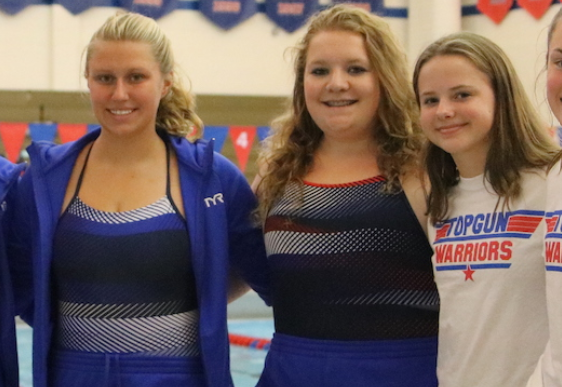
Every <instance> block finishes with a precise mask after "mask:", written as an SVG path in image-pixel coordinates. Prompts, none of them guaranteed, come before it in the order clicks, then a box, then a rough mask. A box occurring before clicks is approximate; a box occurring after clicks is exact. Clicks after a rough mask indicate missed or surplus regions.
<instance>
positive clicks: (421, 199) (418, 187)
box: [401, 173, 429, 235]
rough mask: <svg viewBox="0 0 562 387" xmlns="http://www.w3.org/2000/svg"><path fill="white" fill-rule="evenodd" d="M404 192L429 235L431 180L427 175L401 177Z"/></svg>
mask: <svg viewBox="0 0 562 387" xmlns="http://www.w3.org/2000/svg"><path fill="white" fill-rule="evenodd" d="M401 183H402V188H403V189H404V193H405V194H406V197H407V198H408V201H409V202H410V205H411V206H412V209H413V210H414V213H415V214H416V217H417V218H418V221H419V222H420V225H421V226H422V228H423V230H424V232H425V234H426V235H427V218H428V217H427V195H428V193H429V180H428V179H427V175H425V174H423V175H422V176H420V175H419V174H413V173H412V174H409V175H406V176H404V177H403V178H402V179H401Z"/></svg>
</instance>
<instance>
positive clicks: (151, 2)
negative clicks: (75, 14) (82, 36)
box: [70, 0, 178, 19]
mask: <svg viewBox="0 0 562 387" xmlns="http://www.w3.org/2000/svg"><path fill="white" fill-rule="evenodd" d="M70 1H71V0H70ZM119 3H120V6H121V7H123V8H125V9H126V10H128V11H131V12H137V13H140V14H142V15H145V16H148V17H151V18H153V19H159V18H161V17H162V16H164V15H167V14H169V13H170V12H172V11H174V10H175V9H176V8H177V6H178V0H119Z"/></svg>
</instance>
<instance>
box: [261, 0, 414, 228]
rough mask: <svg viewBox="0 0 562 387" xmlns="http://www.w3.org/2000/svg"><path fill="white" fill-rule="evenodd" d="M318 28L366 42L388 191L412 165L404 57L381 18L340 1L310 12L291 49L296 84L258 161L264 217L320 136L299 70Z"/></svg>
mask: <svg viewBox="0 0 562 387" xmlns="http://www.w3.org/2000/svg"><path fill="white" fill-rule="evenodd" d="M323 31H349V32H354V33H358V34H360V35H361V36H362V37H363V39H364V41H365V48H366V50H367V54H368V58H369V61H370V63H371V65H372V67H373V69H374V71H375V73H376V75H377V77H378V79H379V82H380V88H381V98H380V103H379V107H378V111H377V120H376V123H375V124H374V125H373V128H372V133H373V137H374V138H375V139H376V147H377V149H376V157H377V163H378V167H379V169H380V170H381V173H382V174H383V175H384V176H385V177H386V179H387V189H388V190H390V191H392V190H399V189H400V181H399V179H400V177H401V176H402V175H403V174H405V173H406V172H408V171H410V170H414V169H417V154H418V152H419V150H420V148H421V144H422V140H421V138H422V137H421V132H420V127H419V124H418V108H417V106H416V102H415V98H414V95H413V92H412V87H411V84H410V82H409V74H408V65H407V59H406V55H405V53H404V51H403V49H402V47H401V45H400V44H399V43H398V41H397V40H396V38H395V37H394V35H393V34H392V32H391V30H390V28H389V26H388V24H387V23H386V22H385V21H384V19H383V18H381V17H379V16H377V15H374V14H370V13H368V12H366V11H364V10H363V9H360V8H358V7H356V6H352V5H345V4H339V5H336V6H333V7H331V8H328V9H326V10H323V11H321V12H319V13H317V14H316V15H314V16H313V17H312V18H311V20H310V24H309V28H308V31H307V33H306V34H305V36H304V37H303V38H302V40H301V41H300V43H299V44H298V46H297V47H295V60H294V71H295V83H294V87H293V96H292V98H291V100H290V101H289V106H288V108H287V112H286V113H285V114H284V115H282V116H281V117H279V118H278V119H276V120H275V121H274V122H273V123H272V133H271V135H270V136H269V137H268V138H267V139H266V140H265V141H264V147H263V148H262V151H261V152H260V156H259V159H258V162H259V163H260V165H261V166H262V170H261V174H262V176H261V178H262V180H261V181H260V184H259V186H258V189H257V194H258V197H259V199H260V205H259V215H260V218H261V219H262V220H263V219H265V217H266V216H267V213H268V212H269V210H270V208H271V206H272V205H273V204H274V203H275V202H276V200H277V199H278V198H279V197H280V196H281V194H282V193H283V190H284V188H285V186H286V185H287V183H289V182H290V181H302V178H303V177H304V176H305V175H306V173H307V172H308V170H309V168H310V167H311V164H312V160H313V155H314V153H315V151H316V150H317V149H318V146H319V144H320V142H321V141H322V138H323V133H322V130H321V129H320V128H319V127H318V126H317V125H316V123H315V122H314V120H313V119H312V117H311V116H310V113H309V111H308V109H307V106H306V103H305V96H304V71H305V66H306V60H307V53H308V48H309V45H310V42H311V40H312V39H313V38H314V37H315V36H316V35H317V34H319V33H320V32H323Z"/></svg>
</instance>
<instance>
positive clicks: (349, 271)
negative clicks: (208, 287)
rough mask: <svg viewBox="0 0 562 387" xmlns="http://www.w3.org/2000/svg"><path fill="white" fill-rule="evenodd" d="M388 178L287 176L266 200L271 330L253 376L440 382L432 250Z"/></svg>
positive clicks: (318, 381) (282, 380)
mask: <svg viewBox="0 0 562 387" xmlns="http://www.w3.org/2000/svg"><path fill="white" fill-rule="evenodd" d="M384 183H385V180H384V178H382V177H375V178H371V179H367V180H364V181H359V182H354V183H349V184H338V185H317V184H310V183H305V184H298V183H292V184H289V185H288V186H287V187H286V189H285V192H284V195H283V196H282V197H281V199H280V200H279V201H278V202H277V203H276V205H275V206H274V207H273V208H272V210H271V212H270V214H269V216H268V219H267V221H266V224H265V241H266V247H267V253H268V259H269V262H270V264H271V268H272V273H273V276H272V283H273V310H274V319H275V337H274V339H273V342H272V347H271V350H270V353H269V354H268V359H267V360H266V367H265V370H264V374H263V376H262V379H261V380H260V384H259V386H261V387H271V386H288V385H291V386H293V387H298V386H303V387H304V386H322V387H327V386H338V385H347V386H362V385H363V383H366V381H368V380H371V381H372V380H379V384H376V383H372V384H367V385H373V386H394V385H396V386H401V387H407V386H412V387H414V386H416V387H426V386H435V385H436V378H435V365H436V336H437V328H438V317H439V297H438V293H437V289H436V286H435V283H434V280H433V270H432V266H431V255H432V250H431V247H430V245H429V243H428V241H427V237H426V235H425V234H424V232H423V230H422V228H421V226H420V224H419V222H418V220H417V218H416V216H415V214H414V212H413V210H412V208H411V207H410V205H409V203H408V201H407V199H406V196H405V194H404V193H403V192H400V193H396V194H388V193H384V192H383V191H382V187H383V185H384ZM346 358H350V359H352V360H350V361H345V359H346ZM373 358H376V359H377V360H374V359H373ZM329 359H331V360H329ZM361 359H363V360H364V364H362V363H361ZM416 359H417V360H416ZM291 368H292V369H293V371H291V372H290V373H289V370H290V369H291ZM413 374H418V376H414V375H413ZM288 375H297V376H293V377H291V378H287V376H288Z"/></svg>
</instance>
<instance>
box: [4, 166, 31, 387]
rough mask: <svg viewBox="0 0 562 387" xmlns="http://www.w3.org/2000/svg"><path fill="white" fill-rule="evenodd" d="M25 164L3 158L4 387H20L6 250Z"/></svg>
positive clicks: (13, 307)
mask: <svg viewBox="0 0 562 387" xmlns="http://www.w3.org/2000/svg"><path fill="white" fill-rule="evenodd" d="M24 169H25V164H23V163H22V164H13V163H12V162H10V161H9V160H8V159H6V158H4V157H0V203H2V204H1V205H0V231H1V234H0V317H1V321H0V337H1V340H0V351H1V353H2V356H0V387H18V386H19V376H18V375H19V367H18V356H17V345H16V326H15V320H14V315H15V311H14V309H15V306H14V298H13V290H12V280H11V277H12V276H11V274H10V267H9V263H8V259H7V254H6V248H7V240H6V238H7V237H8V234H9V230H10V228H11V225H12V222H13V221H14V219H15V218H14V216H15V213H14V210H13V204H14V200H15V192H16V189H17V184H18V179H19V177H20V175H21V173H22V172H23V170H24Z"/></svg>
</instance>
